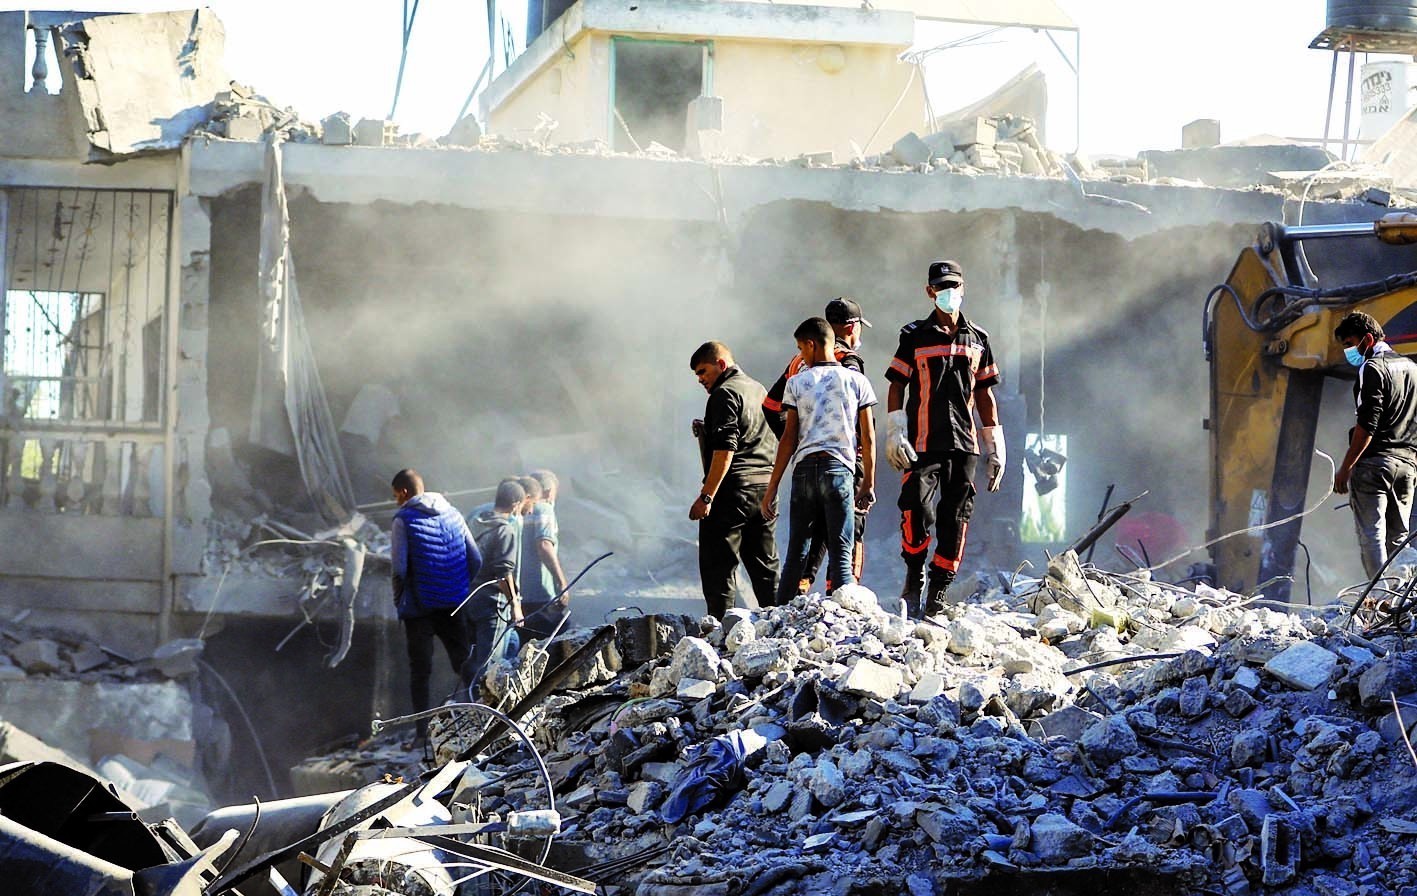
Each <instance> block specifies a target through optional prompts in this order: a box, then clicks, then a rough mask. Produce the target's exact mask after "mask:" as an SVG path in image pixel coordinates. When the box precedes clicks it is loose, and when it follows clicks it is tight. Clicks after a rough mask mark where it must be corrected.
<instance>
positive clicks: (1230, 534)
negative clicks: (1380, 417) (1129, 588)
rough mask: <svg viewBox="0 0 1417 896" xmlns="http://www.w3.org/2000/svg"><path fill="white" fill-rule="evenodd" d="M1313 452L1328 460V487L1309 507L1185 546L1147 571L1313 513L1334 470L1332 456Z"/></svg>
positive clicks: (1330, 489)
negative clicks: (1189, 546)
mask: <svg viewBox="0 0 1417 896" xmlns="http://www.w3.org/2000/svg"><path fill="white" fill-rule="evenodd" d="M1314 453H1315V454H1317V455H1318V456H1319V457H1322V458H1323V459H1324V460H1326V461H1328V488H1327V489H1325V490H1324V493H1323V497H1321V498H1319V499H1318V500H1317V501H1315V502H1314V503H1313V505H1312V506H1311V507H1308V508H1306V509H1304V510H1301V511H1299V512H1298V513H1293V514H1290V515H1289V516H1286V517H1285V518H1284V519H1282V520H1275V521H1273V522H1270V523H1262V524H1260V525H1258V526H1246V527H1245V528H1243V529H1236V530H1235V531H1233V532H1226V533H1225V534H1224V535H1221V536H1219V537H1216V538H1212V539H1211V540H1210V541H1207V542H1205V543H1204V544H1198V545H1196V546H1195V547H1193V548H1187V549H1186V550H1184V551H1182V552H1181V553H1179V554H1177V555H1176V556H1174V557H1171V558H1170V559H1167V560H1164V561H1162V562H1161V563H1158V564H1156V565H1155V566H1150V567H1147V571H1148V572H1156V571H1157V570H1159V569H1161V568H1163V567H1166V566H1170V565H1171V564H1172V563H1175V562H1176V561H1177V560H1181V559H1184V558H1185V557H1189V556H1190V555H1191V554H1194V553H1195V552H1196V551H1202V550H1205V549H1206V548H1208V547H1212V546H1213V545H1217V544H1220V543H1221V542H1222V541H1225V540H1227V539H1230V538H1234V537H1235V536H1236V535H1244V534H1246V533H1247V532H1263V531H1264V530H1266V529H1273V528H1274V527H1275V526H1282V525H1284V524H1285V523H1292V522H1294V521H1295V520H1297V519H1303V518H1304V517H1306V516H1308V515H1309V514H1311V513H1313V512H1314V511H1315V510H1318V509H1319V508H1320V507H1322V506H1323V504H1324V502H1325V501H1327V500H1328V499H1329V496H1330V495H1332V494H1333V475H1334V471H1335V465H1334V462H1333V458H1332V457H1329V456H1328V455H1327V454H1325V453H1324V452H1322V451H1320V450H1319V449H1317V448H1315V449H1314Z"/></svg>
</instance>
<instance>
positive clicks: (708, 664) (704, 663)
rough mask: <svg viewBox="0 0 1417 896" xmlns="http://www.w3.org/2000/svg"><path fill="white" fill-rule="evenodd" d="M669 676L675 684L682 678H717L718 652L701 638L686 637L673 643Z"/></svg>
mask: <svg viewBox="0 0 1417 896" xmlns="http://www.w3.org/2000/svg"><path fill="white" fill-rule="evenodd" d="M669 677H670V679H671V680H672V681H673V682H674V683H675V684H676V686H677V685H678V684H679V683H680V682H682V681H683V680H684V679H686V678H689V679H694V680H696V681H717V680H718V652H717V651H716V650H714V649H713V645H711V644H709V643H708V642H707V641H705V640H704V639H702V638H695V637H687V638H684V639H683V640H681V641H680V642H679V643H678V644H676V645H674V658H673V660H672V661H671V662H670V664H669Z"/></svg>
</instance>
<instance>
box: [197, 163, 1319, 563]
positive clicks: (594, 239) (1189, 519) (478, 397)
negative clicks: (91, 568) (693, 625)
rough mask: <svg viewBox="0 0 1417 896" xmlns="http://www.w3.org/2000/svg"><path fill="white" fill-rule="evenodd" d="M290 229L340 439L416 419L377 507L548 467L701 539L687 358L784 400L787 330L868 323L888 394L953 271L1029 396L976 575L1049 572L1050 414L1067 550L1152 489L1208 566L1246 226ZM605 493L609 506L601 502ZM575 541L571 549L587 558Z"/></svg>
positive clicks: (233, 250) (820, 208)
mask: <svg viewBox="0 0 1417 896" xmlns="http://www.w3.org/2000/svg"><path fill="white" fill-rule="evenodd" d="M213 208H214V214H215V215H216V218H217V220H218V221H220V222H221V223H222V225H223V226H221V227H220V228H219V235H218V236H217V237H216V242H215V245H214V260H213V274H214V276H213V292H214V299H213V322H212V326H213V328H214V330H219V331H220V332H222V333H224V334H227V335H226V336H225V337H224V338H223V339H222V340H220V343H219V344H216V345H214V346H213V355H212V360H211V363H212V365H213V367H214V368H216V369H221V370H223V371H224V375H223V376H222V377H221V378H220V381H219V382H214V383H213V385H212V388H211V390H210V396H211V405H212V414H213V424H214V425H215V426H223V427H227V428H229V430H230V431H231V433H232V435H233V441H234V443H236V444H238V445H239V444H240V443H241V442H242V433H243V432H244V427H245V421H246V420H247V419H248V417H249V411H250V396H251V391H252V383H251V381H250V379H249V376H250V363H249V359H250V358H251V357H253V353H254V348H253V346H254V341H253V340H254V338H255V335H254V333H255V330H254V320H255V318H254V314H255V304H254V301H255V300H254V283H255V278H254V245H255V243H254V240H255V222H256V214H257V211H256V196H255V193H254V191H245V192H242V193H238V194H233V195H230V196H227V197H225V198H222V199H219V200H217V201H216V202H215V203H214V205H213ZM292 220H293V228H294V241H295V258H296V264H297V266H298V268H299V269H300V272H301V278H302V290H303V291H304V294H305V297H306V306H307V313H308V315H309V317H310V321H311V329H312V332H313V334H314V340H315V350H316V353H317V356H318V358H319V362H320V367H321V371H322V375H323V376H324V378H325V383H326V386H327V388H328V389H329V391H330V398H331V404H332V407H333V409H334V412H335V417H336V420H337V422H338V421H339V420H341V419H342V417H343V415H344V414H345V412H346V410H347V409H348V408H349V407H350V404H351V402H352V400H353V398H354V396H355V395H356V394H357V392H358V390H359V389H360V388H361V387H362V386H364V385H366V384H370V383H373V384H378V385H382V386H386V387H388V388H389V389H390V390H391V391H392V392H393V393H394V394H395V395H396V396H397V397H398V406H399V409H400V416H399V417H398V418H397V419H395V420H394V421H393V422H392V423H391V424H390V426H389V427H388V429H387V430H386V431H385V433H384V438H383V440H382V441H381V443H380V444H379V445H377V446H374V447H373V449H372V450H371V451H368V452H366V453H364V454H359V453H358V452H354V453H353V454H352V455H351V466H352V467H354V471H353V473H354V478H355V482H356V490H357V491H358V492H359V494H360V499H361V500H362V501H379V500H383V499H384V493H385V491H386V488H387V485H386V483H387V479H388V477H389V475H391V473H392V471H393V470H395V469H397V468H399V467H401V466H404V465H408V464H413V465H415V466H418V467H419V468H420V469H422V470H423V471H424V472H425V474H427V475H428V477H429V480H430V482H431V483H433V485H432V487H435V488H441V489H445V490H458V489H462V488H471V487H477V486H488V485H491V484H493V483H495V481H496V478H497V477H498V476H500V475H502V474H504V473H507V472H511V471H515V470H518V469H522V468H524V467H526V466H531V465H535V464H539V463H546V464H549V465H552V466H558V467H559V468H560V471H561V472H562V473H563V475H566V476H567V478H568V479H569V482H570V491H571V493H572V494H584V493H586V492H587V491H589V492H591V493H592V494H593V495H594V497H596V498H597V499H601V500H604V501H605V502H606V503H608V504H609V505H610V506H611V507H613V508H614V509H616V510H618V511H620V512H623V513H627V514H628V515H630V517H631V519H632V521H633V523H634V524H635V525H637V526H650V525H658V526H660V527H662V528H663V529H664V531H666V532H669V533H673V534H675V535H678V536H680V537H682V538H686V539H692V538H693V537H694V535H695V532H694V527H693V526H692V524H690V523H689V522H688V521H687V520H685V519H683V518H682V517H683V514H682V509H681V508H679V507H678V505H677V503H675V501H674V498H676V497H677V496H679V495H683V494H692V490H693V488H694V487H695V485H696V484H697V481H698V476H699V470H698V465H697V457H696V454H695V451H694V449H693V445H692V442H691V440H690V439H689V437H688V429H687V421H688V420H689V419H691V418H692V417H694V416H696V415H698V414H699V413H700V411H701V409H702V401H703V395H702V392H701V391H700V390H699V389H698V387H697V386H696V385H694V384H693V382H692V380H691V379H690V374H689V371H688V369H687V357H688V355H689V353H690V352H692V350H693V348H694V347H695V346H697V345H698V344H699V343H700V342H701V341H703V340H704V339H708V338H719V339H722V340H724V341H726V342H728V343H729V345H730V346H732V347H733V348H734V350H735V353H736V355H737V357H738V360H739V362H740V363H741V364H742V366H743V367H744V368H745V369H746V370H747V371H748V372H749V373H751V374H752V375H754V376H755V377H757V378H759V379H761V380H763V381H765V382H770V381H771V380H772V379H773V378H775V377H776V375H777V374H778V372H780V370H781V369H782V367H783V365H784V364H785V363H786V361H787V359H788V357H789V356H790V355H791V353H792V349H793V346H792V343H791V339H790V337H789V334H790V333H791V331H792V329H793V327H794V326H795V325H796V324H797V323H798V322H799V321H800V320H801V319H802V318H804V317H806V316H808V315H812V314H819V313H820V311H821V307H822V305H823V304H824V303H825V301H826V300H827V299H829V298H831V297H833V296H836V295H842V294H846V295H852V296H855V297H856V298H857V299H858V300H860V301H861V302H862V304H863V306H864V307H865V310H866V313H867V316H868V317H869V318H871V319H872V320H873V322H874V323H875V324H876V327H875V328H874V329H873V330H868V331H867V333H866V342H865V344H864V346H863V350H864V353H865V355H866V357H867V358H868V366H869V368H870V371H871V373H872V376H873V378H874V379H875V380H876V381H877V383H878V385H880V386H881V390H882V392H884V384H883V381H882V380H881V376H880V371H881V370H883V369H884V367H885V364H886V361H887V360H888V356H889V354H890V353H891V352H892V351H893V349H894V347H895V339H896V330H897V328H898V327H899V326H901V325H902V324H904V323H906V322H908V321H909V320H912V319H915V318H918V317H923V316H924V315H925V314H927V313H928V311H929V305H928V301H927V300H926V298H925V296H924V293H923V288H922V285H921V284H922V272H923V266H924V265H925V264H926V263H927V262H928V261H929V260H930V259H933V258H935V257H941V256H948V257H956V258H959V259H960V260H961V261H962V262H963V263H964V265H965V270H966V272H967V276H968V278H969V285H968V287H967V299H966V305H965V313H966V314H967V315H969V316H970V317H971V318H972V319H974V320H976V321H978V322H979V323H980V324H982V325H983V326H984V327H985V328H986V329H988V330H989V331H990V332H991V334H992V338H993V340H994V344H995V350H996V353H997V354H998V356H999V358H1000V363H1001V365H1002V366H1003V368H1004V371H1005V386H1004V387H1003V389H1002V390H1001V392H1003V393H1005V394H1006V395H1008V394H1019V395H1021V396H1022V397H1021V398H1020V399H1019V400H1018V401H1019V411H1018V415H1019V416H1018V417H1017V418H1016V421H1015V420H1011V421H1010V423H1011V425H1010V436H1009V437H1010V454H1011V457H1012V458H1013V464H1014V466H1013V469H1014V471H1015V472H1014V474H1013V475H1012V476H1011V477H1010V484H1009V486H1008V489H1007V490H1006V491H1005V492H1003V493H1001V494H999V495H982V496H980V499H979V503H978V508H977V511H976V520H977V521H979V523H980V524H979V525H977V526H976V527H974V530H973V531H972V533H971V538H972V545H973V547H972V548H971V551H970V553H971V555H972V556H973V558H974V559H975V560H976V561H977V562H980V561H985V560H986V559H987V565H990V566H992V567H993V568H1012V567H1013V566H1014V565H1016V564H1017V563H1018V561H1019V560H1020V559H1023V558H1024V557H1025V556H1027V557H1031V558H1032V559H1034V560H1035V561H1038V560H1041V551H1039V549H1038V548H1037V547H1035V548H1029V549H1025V550H1024V552H1023V553H1020V551H1019V548H1018V547H1017V546H1016V544H1015V542H1014V539H1015V538H1016V525H1017V520H1016V518H1015V517H1014V514H1013V511H1012V510H1011V509H1010V508H1012V507H1016V506H1017V503H1018V501H1019V499H1020V498H1019V493H1020V490H1021V489H1022V477H1023V475H1024V474H1023V473H1022V472H1021V470H1022V465H1021V458H1022V453H1023V452H1022V449H1023V438H1024V434H1025V431H1035V430H1036V429H1037V426H1038V418H1039V411H1040V407H1039V402H1040V398H1042V399H1043V402H1044V406H1043V412H1044V424H1045V426H1046V428H1047V430H1048V431H1049V432H1050V433H1064V434H1067V435H1068V436H1069V439H1070V446H1071V447H1070V451H1069V455H1070V458H1069V461H1068V466H1067V470H1068V477H1069V480H1068V481H1069V485H1068V489H1069V495H1070V500H1069V504H1068V520H1067V530H1068V533H1069V537H1070V538H1071V537H1074V536H1075V535H1076V534H1078V533H1080V532H1082V531H1083V530H1085V529H1086V528H1087V527H1088V526H1089V525H1090V524H1091V522H1092V520H1093V519H1094V517H1095V515H1096V513H1097V508H1098V507H1099V506H1100V504H1101V501H1102V496H1103V493H1104V491H1105V489H1106V487H1107V486H1108V485H1109V484H1115V485H1116V495H1115V496H1114V502H1115V501H1120V500H1122V499H1124V498H1127V497H1131V496H1132V495H1135V494H1137V493H1138V492H1141V491H1143V490H1147V489H1149V490H1150V492H1151V494H1150V496H1149V497H1148V498H1147V499H1146V503H1145V504H1144V505H1142V507H1143V508H1145V509H1148V510H1157V511H1162V512H1165V513H1168V514H1172V515H1174V516H1176V517H1178V518H1179V519H1180V520H1181V521H1182V523H1183V525H1184V527H1185V529H1186V531H1187V533H1188V535H1190V536H1191V538H1192V540H1191V543H1192V544H1194V543H1198V542H1199V541H1201V540H1203V539H1202V536H1203V533H1204V530H1205V526H1206V512H1207V511H1206V488H1205V485H1206V482H1207V481H1208V480H1207V470H1208V457H1207V441H1206V435H1205V432H1204V430H1203V428H1202V419H1203V417H1204V415H1205V406H1206V399H1205V396H1206V386H1205V382H1206V370H1205V362H1204V358H1203V356H1202V353H1201V350H1200V340H1199V338H1198V337H1199V324H1200V312H1201V304H1202V299H1203V298H1204V296H1205V294H1206V292H1207V291H1208V290H1209V288H1210V287H1211V286H1213V285H1214V283H1216V282H1219V281H1220V280H1222V279H1223V278H1224V276H1225V273H1226V272H1227V271H1228V269H1229V265H1230V264H1231V263H1232V261H1233V258H1234V256H1235V254H1236V252H1237V251H1238V250H1239V248H1240V247H1241V246H1242V245H1244V244H1246V243H1247V242H1248V240H1249V239H1250V237H1251V235H1252V234H1251V231H1252V230H1253V228H1252V226H1250V225H1249V224H1243V225H1241V224H1226V223H1216V224H1214V225H1211V226H1200V225H1195V226H1189V227H1182V228H1168V229H1165V230H1163V231H1162V232H1158V233H1154V234H1151V235H1141V236H1137V237H1136V238H1134V239H1127V238H1124V237H1122V236H1120V235H1117V234H1115V233H1108V232H1104V231H1101V230H1096V229H1083V228H1080V227H1078V226H1076V225H1074V224H1071V223H1066V222H1063V221H1060V220H1059V219H1057V218H1054V217H1051V216H1048V215H1043V214H1037V213H1020V212H1015V211H1010V210H1007V209H995V210H980V211H975V212H964V213H953V212H936V213H916V214H910V213H902V212H890V211H884V210H880V211H869V212H868V211H845V210H842V209H838V208H834V207H832V206H831V205H828V204H825V203H819V202H808V201H788V200H783V201H777V202H768V203H766V204H764V205H761V206H759V207H757V208H756V209H754V210H752V211H748V212H746V213H745V214H744V215H743V217H742V219H741V223H740V224H739V226H738V227H737V228H736V229H735V231H734V232H733V233H732V234H731V235H730V236H729V238H728V241H727V242H726V243H722V242H721V240H722V234H721V232H720V231H719V230H718V228H716V227H713V226H710V225H707V224H696V223H687V222H680V223H673V224H665V223H663V222H651V221H644V220H640V221H637V220H633V219H624V218H592V217H586V216H580V215H559V216H553V215H532V214H515V213H509V212H487V211H470V210H466V209H459V208H455V207H452V206H432V205H427V204H418V205H397V204H394V203H389V202H375V203H371V204H361V205H354V204H344V203H330V202H320V201H315V200H314V199H312V198H310V197H308V196H306V197H304V198H301V199H297V200H296V201H295V202H294V204H293V208H292ZM1176 245H1184V246H1185V247H1186V248H1185V251H1184V252H1177V251H1173V249H1172V247H1174V246H1176ZM721 246H722V249H721V248H720V247H721ZM369 247H377V248H376V249H375V250H374V251H370V250H369ZM1025 414H1026V416H1025ZM1025 421H1026V425H1025ZM261 462H262V463H267V464H269V465H268V466H267V467H264V468H263V469H267V470H269V471H271V472H270V475H271V476H279V475H286V476H289V475H292V468H291V467H290V466H289V465H288V464H285V466H284V468H282V464H283V463H284V462H282V461H280V460H279V459H277V458H264V459H261ZM607 482H611V483H614V484H615V487H613V488H611V489H609V490H608V491H607V492H604V493H600V494H594V493H595V490H596V489H597V488H602V489H604V488H605V487H606V486H605V484H606V483H607ZM657 483H663V485H664V486H667V490H666V489H665V488H661V487H658V486H657ZM879 486H880V487H879V492H880V500H881V503H880V504H879V505H878V510H877V512H876V513H875V514H874V515H873V516H872V518H871V524H870V526H869V527H868V539H869V540H870V542H871V544H872V556H873V557H875V558H876V559H874V560H872V561H871V563H870V564H869V565H868V569H867V574H868V577H869V579H870V580H871V581H872V582H873V583H875V584H877V585H878V587H881V588H882V589H883V590H888V589H889V588H890V587H893V579H894V578H895V576H897V575H898V574H899V573H898V563H897V562H896V561H895V555H896V552H897V548H896V539H897V536H896V526H897V520H896V514H895V512H894V508H893V503H894V499H895V488H896V485H895V482H894V476H893V475H892V474H891V473H890V472H889V470H888V469H887V468H885V466H884V464H882V468H881V472H880V474H879ZM666 497H667V498H668V500H667V501H666V500H665V499H666ZM481 500H483V498H481V497H475V498H467V499H464V500H462V501H461V503H463V504H464V505H466V506H471V505H472V504H475V503H478V502H480V501H481ZM576 537H577V536H576V533H575V532H574V531H570V530H569V527H568V532H567V543H568V545H569V549H570V550H571V551H572V553H573V556H574V555H577V544H576ZM1103 549H1104V552H1110V542H1108V543H1106V544H1105V545H1104V548H1103ZM1336 553H1337V554H1342V553H1343V552H1342V550H1341V543H1340V548H1339V550H1338V551H1336ZM1157 559H1160V558H1157ZM1190 559H1192V560H1201V559H1204V558H1203V556H1202V555H1196V556H1195V557H1192V558H1190ZM1115 562H1120V558H1115Z"/></svg>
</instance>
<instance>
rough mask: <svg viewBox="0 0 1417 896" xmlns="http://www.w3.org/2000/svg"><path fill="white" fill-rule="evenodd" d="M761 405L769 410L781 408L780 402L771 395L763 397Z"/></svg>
mask: <svg viewBox="0 0 1417 896" xmlns="http://www.w3.org/2000/svg"><path fill="white" fill-rule="evenodd" d="M763 407H764V408H765V409H767V410H769V411H774V412H776V411H780V410H782V402H780V401H778V400H777V399H776V398H772V397H768V398H764V399H763Z"/></svg>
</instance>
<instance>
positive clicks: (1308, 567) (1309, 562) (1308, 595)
mask: <svg viewBox="0 0 1417 896" xmlns="http://www.w3.org/2000/svg"><path fill="white" fill-rule="evenodd" d="M1299 547H1300V548H1302V549H1303V551H1304V597H1305V599H1307V600H1308V602H1309V606H1311V607H1312V606H1313V605H1314V584H1313V581H1312V580H1311V579H1310V577H1309V573H1310V572H1312V571H1313V567H1314V558H1313V557H1312V556H1311V555H1310V554H1309V546H1308V545H1306V544H1304V542H1302V541H1300V542H1299Z"/></svg>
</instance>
